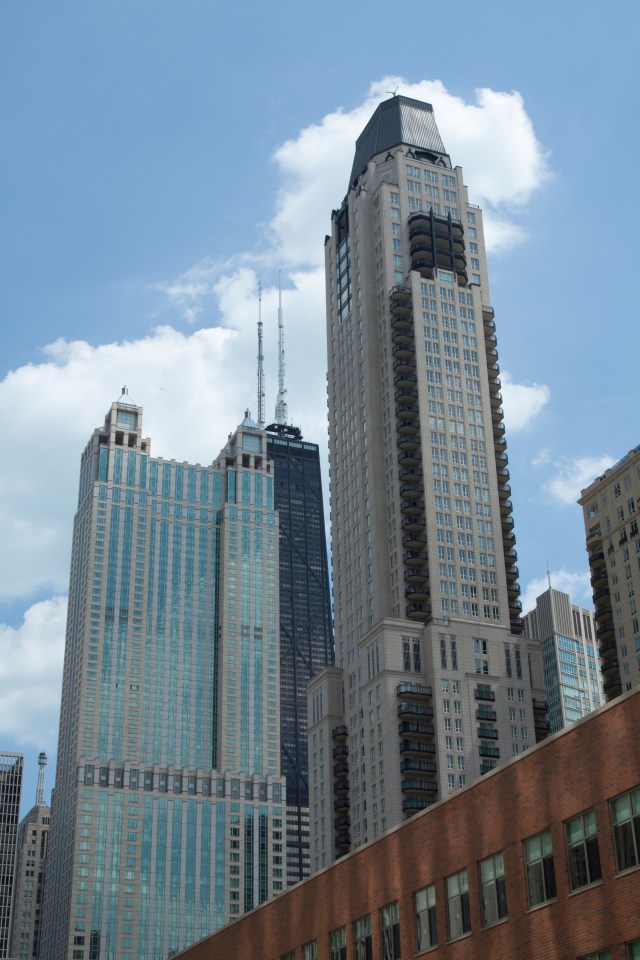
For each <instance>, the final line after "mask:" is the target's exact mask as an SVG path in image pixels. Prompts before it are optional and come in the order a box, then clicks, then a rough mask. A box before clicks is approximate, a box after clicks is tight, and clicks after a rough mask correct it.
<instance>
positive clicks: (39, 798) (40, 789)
mask: <svg viewBox="0 0 640 960" xmlns="http://www.w3.org/2000/svg"><path fill="white" fill-rule="evenodd" d="M46 765H47V755H46V753H45V752H44V750H43V751H42V752H41V753H39V754H38V768H39V769H38V786H37V789H36V806H37V807H43V806H44V768H45V767H46Z"/></svg>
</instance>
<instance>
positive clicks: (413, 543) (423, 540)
mask: <svg viewBox="0 0 640 960" xmlns="http://www.w3.org/2000/svg"><path fill="white" fill-rule="evenodd" d="M426 545H427V535H426V534H425V533H407V534H405V535H404V536H403V538H402V546H403V547H417V548H418V549H419V548H420V547H426Z"/></svg>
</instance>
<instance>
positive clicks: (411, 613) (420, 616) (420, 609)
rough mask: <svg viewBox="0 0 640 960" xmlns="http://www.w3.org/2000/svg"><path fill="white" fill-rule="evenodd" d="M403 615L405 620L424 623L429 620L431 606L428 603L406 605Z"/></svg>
mask: <svg viewBox="0 0 640 960" xmlns="http://www.w3.org/2000/svg"><path fill="white" fill-rule="evenodd" d="M404 615H405V617H406V618H407V620H416V621H418V622H420V623H424V622H425V621H427V620H430V619H431V605H430V604H428V603H408V604H407V606H406V607H405V612H404Z"/></svg>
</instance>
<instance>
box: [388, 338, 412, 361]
mask: <svg viewBox="0 0 640 960" xmlns="http://www.w3.org/2000/svg"><path fill="white" fill-rule="evenodd" d="M415 353H416V347H415V344H414V342H413V340H412V341H411V343H395V344H394V345H393V347H392V348H391V355H392V356H393V358H394V360H410V359H411V358H412V357H415ZM414 363H415V361H414Z"/></svg>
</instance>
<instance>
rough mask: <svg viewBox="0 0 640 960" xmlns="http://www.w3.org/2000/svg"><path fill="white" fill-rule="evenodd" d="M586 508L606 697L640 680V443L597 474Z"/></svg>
mask: <svg viewBox="0 0 640 960" xmlns="http://www.w3.org/2000/svg"><path fill="white" fill-rule="evenodd" d="M578 503H579V504H580V506H581V507H582V510H583V513H584V526H585V531H586V535H587V552H588V554H589V567H590V569H591V584H592V587H593V603H594V606H595V619H596V633H597V638H598V643H599V646H600V657H601V659H602V674H603V677H604V692H605V695H606V697H607V699H608V700H611V699H612V698H613V697H617V696H618V695H619V694H620V693H622V692H623V691H625V690H631V689H632V688H633V687H637V686H640V616H639V615H638V604H640V536H638V517H639V515H640V446H637V447H634V449H633V450H631V451H630V452H629V453H628V454H627V455H626V456H625V457H623V458H622V459H621V460H619V461H618V462H617V463H616V464H614V465H613V466H612V467H610V468H609V469H608V470H605V472H604V473H603V474H602V476H601V477H597V478H596V479H595V480H594V481H593V483H592V484H591V485H590V486H588V487H586V488H585V489H584V490H583V491H582V493H581V495H580V500H579V501H578Z"/></svg>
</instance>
